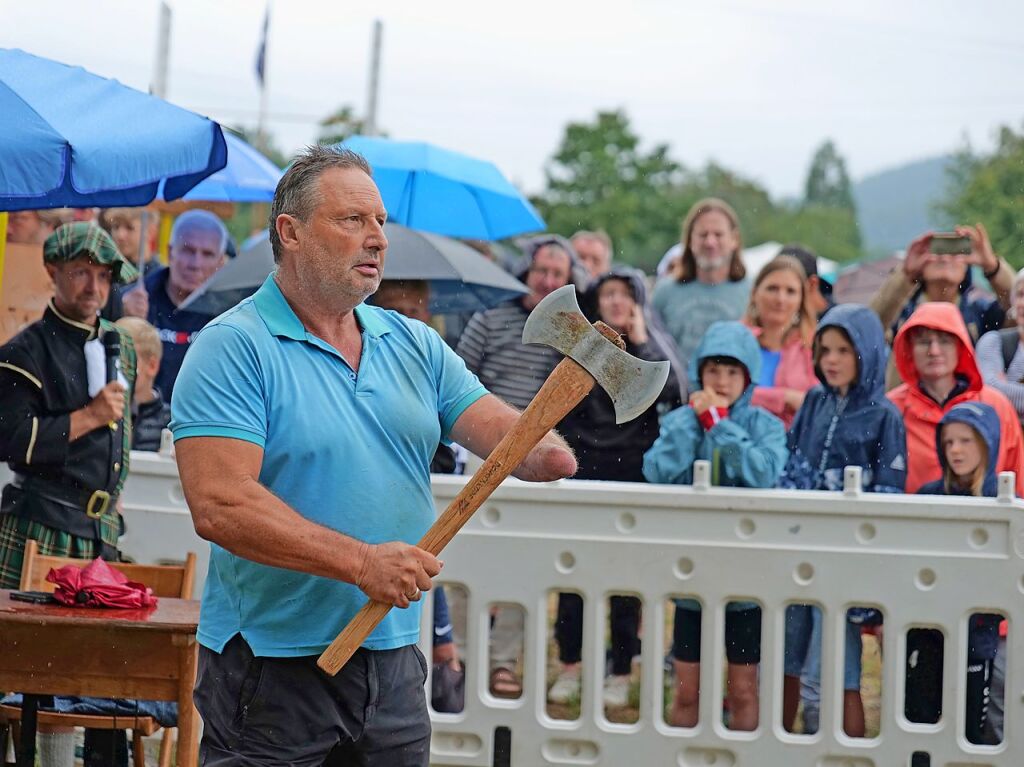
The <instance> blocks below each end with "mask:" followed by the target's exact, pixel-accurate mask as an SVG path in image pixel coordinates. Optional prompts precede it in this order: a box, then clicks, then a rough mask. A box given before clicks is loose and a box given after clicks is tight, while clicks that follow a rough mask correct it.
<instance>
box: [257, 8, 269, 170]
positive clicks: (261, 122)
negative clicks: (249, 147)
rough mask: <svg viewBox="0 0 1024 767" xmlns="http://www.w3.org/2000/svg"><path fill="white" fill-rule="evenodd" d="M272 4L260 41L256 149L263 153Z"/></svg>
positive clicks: (264, 146) (265, 138) (265, 16)
mask: <svg viewBox="0 0 1024 767" xmlns="http://www.w3.org/2000/svg"><path fill="white" fill-rule="evenodd" d="M269 38H270V4H269V3H268V4H267V9H266V12H265V15H264V17H263V37H262V39H261V40H260V45H261V46H262V50H261V54H260V55H261V56H262V66H261V72H260V111H259V114H258V116H257V118H256V148H257V149H258V150H260V151H261V152H264V153H265V152H266V151H267V136H266V124H267V69H268V67H267V61H268V58H269V56H268V50H267V49H268V48H269V47H270V39H269Z"/></svg>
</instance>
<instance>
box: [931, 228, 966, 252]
mask: <svg viewBox="0 0 1024 767" xmlns="http://www.w3.org/2000/svg"><path fill="white" fill-rule="evenodd" d="M928 250H929V251H930V252H932V253H934V254H935V255H936V256H966V255H969V254H970V252H971V238H970V237H962V236H961V235H959V234H957V233H956V232H940V233H939V234H933V235H932V239H931V242H930V244H929V246H928Z"/></svg>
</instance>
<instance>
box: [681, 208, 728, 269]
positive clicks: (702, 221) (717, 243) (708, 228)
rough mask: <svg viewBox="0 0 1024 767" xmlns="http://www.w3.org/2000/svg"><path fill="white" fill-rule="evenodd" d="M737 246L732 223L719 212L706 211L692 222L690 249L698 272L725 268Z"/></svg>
mask: <svg viewBox="0 0 1024 767" xmlns="http://www.w3.org/2000/svg"><path fill="white" fill-rule="evenodd" d="M738 244H739V241H738V240H737V237H736V232H735V230H734V229H733V227H732V222H731V221H730V220H729V217H728V216H726V215H725V214H724V213H722V212H721V211H720V210H709V211H706V212H705V213H703V214H701V215H700V216H698V218H697V220H696V221H695V222H694V225H693V230H692V232H691V234H690V248H691V249H692V250H693V256H694V259H695V260H696V261H697V269H698V271H709V270H712V269H719V268H721V267H723V266H727V265H728V264H729V260H730V259H731V258H732V254H733V253H734V252H735V251H736V246H737V245H738Z"/></svg>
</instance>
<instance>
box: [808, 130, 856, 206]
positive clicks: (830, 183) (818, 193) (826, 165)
mask: <svg viewBox="0 0 1024 767" xmlns="http://www.w3.org/2000/svg"><path fill="white" fill-rule="evenodd" d="M804 201H805V202H806V203H807V204H808V205H823V206H825V207H828V208H846V209H848V210H856V206H855V205H854V202H853V188H852V187H851V186H850V176H849V174H847V172H846V161H845V160H844V159H843V158H842V156H841V155H840V154H839V151H838V150H837V149H836V145H835V144H833V143H832V141H831V140H829V141H826V142H825V143H824V144H822V145H821V146H820V147H818V150H817V151H816V152H815V153H814V156H813V157H812V158H811V168H810V170H809V171H808V172H807V184H806V186H805V190H804Z"/></svg>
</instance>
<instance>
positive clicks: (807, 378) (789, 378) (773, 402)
mask: <svg viewBox="0 0 1024 767" xmlns="http://www.w3.org/2000/svg"><path fill="white" fill-rule="evenodd" d="M743 322H744V324H745V325H746V326H747V327H748V328H750V332H751V333H753V334H754V338H758V337H759V336H760V335H761V328H759V327H757V326H756V325H751V324H750V323H748V322H747V321H746V320H744V321H743ZM781 351H782V357H781V359H780V360H779V367H778V369H777V370H776V371H775V385H774V386H758V387H756V388H755V389H754V399H753V400H752V402H753V404H755V405H757V406H758V407H763V408H764V409H765V410H767V411H768V412H769V413H771V414H772V415H774V416H776V417H778V418H779V419H780V420H781V421H782V423H783V424H785V426H786V429H787V430H788V429H789V427H790V424H792V423H793V418H794V417H795V416H796V411H795V410H791V409H789V408H787V407H786V403H785V395H784V392H783V390H784V389H796V390H798V391H803V392H806V391H810V390H811V388H812V387H814V386H816V385H817V383H818V379H817V377H816V376H815V375H814V359H813V352H812V351H811V348H810V347H809V346H804V342H803V340H802V339H801V338H800V332H799V331H798V330H793V331H792V332H790V334H789V335H788V336H786V341H785V343H783V345H782V350H781Z"/></svg>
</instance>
